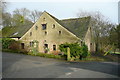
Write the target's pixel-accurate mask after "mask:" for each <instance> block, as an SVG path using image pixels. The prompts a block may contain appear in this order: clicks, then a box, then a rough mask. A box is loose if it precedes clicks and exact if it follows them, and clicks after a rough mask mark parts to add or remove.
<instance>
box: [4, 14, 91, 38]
mask: <svg viewBox="0 0 120 80" xmlns="http://www.w3.org/2000/svg"><path fill="white" fill-rule="evenodd" d="M46 13H47V12H46ZM47 14H48V15H50V16H51V17H52V18H53V19H54V20H55V21H56V22H58V23H59V24H60V25H62V26H63V27H65V28H66V29H67V30H69V31H70V32H72V33H73V34H75V35H76V36H77V37H79V38H81V39H83V38H84V36H85V34H86V32H87V30H88V26H89V23H90V17H83V18H73V19H64V20H59V19H57V18H56V17H54V16H52V15H51V14H49V13H47ZM32 26H33V24H32V23H28V24H27V25H21V26H19V27H6V28H3V29H2V37H22V36H23V35H24V34H25V33H26V32H27V31H28V30H29V29H30V28H31V27H32Z"/></svg>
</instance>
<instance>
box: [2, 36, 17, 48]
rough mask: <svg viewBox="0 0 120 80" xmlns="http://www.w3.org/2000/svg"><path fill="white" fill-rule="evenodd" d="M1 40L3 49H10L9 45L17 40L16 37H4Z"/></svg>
mask: <svg viewBox="0 0 120 80" xmlns="http://www.w3.org/2000/svg"><path fill="white" fill-rule="evenodd" d="M0 42H2V48H3V49H9V46H10V45H11V44H12V43H13V42H15V40H14V39H10V38H2V39H1V40H0Z"/></svg>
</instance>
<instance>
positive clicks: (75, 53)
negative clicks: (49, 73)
mask: <svg viewBox="0 0 120 80" xmlns="http://www.w3.org/2000/svg"><path fill="white" fill-rule="evenodd" d="M67 47H69V48H70V54H71V57H75V58H76V57H79V58H85V57H87V56H88V48H87V46H86V45H85V44H83V45H82V46H81V47H80V45H79V44H78V43H71V44H69V43H65V44H61V45H59V49H60V51H61V52H64V55H67Z"/></svg>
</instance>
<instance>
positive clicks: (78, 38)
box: [3, 11, 95, 53]
mask: <svg viewBox="0 0 120 80" xmlns="http://www.w3.org/2000/svg"><path fill="white" fill-rule="evenodd" d="M3 34H4V33H3ZM6 37H11V38H13V39H16V40H20V41H21V48H22V49H28V50H31V49H32V47H33V46H37V49H38V51H39V52H45V53H47V52H48V53H50V52H52V51H59V45H60V44H63V43H66V42H67V43H75V42H78V43H80V44H81V43H82V42H85V44H86V45H87V46H88V49H89V51H95V43H94V39H93V35H92V27H91V24H90V17H84V18H72V19H64V20H59V19H57V18H55V17H54V16H52V15H51V14H49V13H48V12H46V11H44V12H43V13H42V15H41V16H40V18H39V19H38V20H37V22H36V23H35V24H33V25H32V26H31V25H29V27H28V26H27V27H24V26H23V27H21V28H19V29H18V30H16V31H14V32H11V33H9V35H6ZM48 49H49V50H48Z"/></svg>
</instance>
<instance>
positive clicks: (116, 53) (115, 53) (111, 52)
mask: <svg viewBox="0 0 120 80" xmlns="http://www.w3.org/2000/svg"><path fill="white" fill-rule="evenodd" d="M110 54H120V52H115V53H114V52H110Z"/></svg>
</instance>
